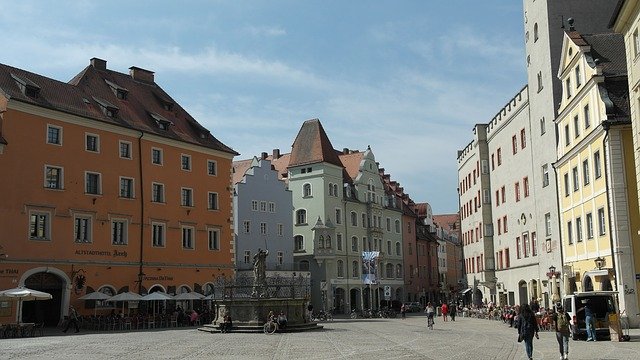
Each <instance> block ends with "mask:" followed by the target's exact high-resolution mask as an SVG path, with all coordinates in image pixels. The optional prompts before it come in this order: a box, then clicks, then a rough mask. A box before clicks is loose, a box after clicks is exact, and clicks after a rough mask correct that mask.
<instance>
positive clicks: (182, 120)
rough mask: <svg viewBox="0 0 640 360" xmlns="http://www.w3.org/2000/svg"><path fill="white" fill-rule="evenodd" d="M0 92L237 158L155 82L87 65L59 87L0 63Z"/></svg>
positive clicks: (19, 99) (46, 106)
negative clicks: (33, 91) (31, 88)
mask: <svg viewBox="0 0 640 360" xmlns="http://www.w3.org/2000/svg"><path fill="white" fill-rule="evenodd" d="M105 63H106V62H105ZM19 82H25V83H28V84H31V85H35V86H37V88H39V93H38V95H37V96H36V97H29V96H26V95H25V94H24V93H23V92H22V90H21V89H20V87H19V85H18V83H19ZM108 82H109V83H108ZM114 84H115V85H117V86H118V87H119V88H121V89H123V90H127V91H128V94H127V97H126V100H124V99H119V98H118V97H117V96H116V93H115V91H114V89H112V86H113V85H114ZM0 91H1V92H4V93H5V94H6V95H8V96H9V97H10V98H11V99H12V100H17V101H21V102H25V103H30V104H34V105H37V106H42V107H45V108H49V109H53V110H58V111H62V112H66V113H70V114H74V115H78V116H81V117H86V118H90V119H93V120H97V121H101V122H105V123H111V124H114V125H117V126H122V127H127V128H133V129H137V130H140V131H144V132H147V133H154V134H156V135H158V136H161V137H165V138H172V139H175V140H178V141H184V142H188V143H192V144H196V145H200V146H204V147H207V148H211V149H215V150H219V151H222V152H226V153H229V154H232V155H238V153H237V152H235V151H234V150H233V149H231V148H230V147H228V146H226V145H224V144H223V143H222V142H220V141H219V140H218V139H216V138H215V137H214V136H213V135H211V133H210V132H209V131H208V130H207V129H205V128H204V127H203V126H202V125H200V124H199V123H198V122H197V121H196V120H195V119H194V118H193V117H191V115H189V114H188V113H187V112H186V111H185V110H184V109H183V108H182V107H180V105H178V104H177V103H176V102H175V101H173V99H171V97H170V96H169V95H168V94H167V93H165V92H164V90H162V88H160V86H158V85H157V84H156V83H155V82H142V81H138V80H135V79H133V78H132V77H131V76H130V75H128V74H123V73H119V72H116V71H112V70H108V69H106V68H105V69H102V70H99V69H98V68H96V67H94V65H90V66H88V67H86V68H85V69H84V70H82V71H81V72H80V73H79V74H78V75H76V76H75V77H74V78H73V79H72V80H71V81H70V82H69V83H63V82H60V81H57V80H54V79H50V78H47V77H44V76H41V75H38V74H34V73H31V72H28V71H25V70H21V69H18V68H14V67H11V66H8V65H3V64H0ZM163 101H164V102H170V103H172V105H173V107H172V109H171V110H165V109H164V107H163V105H164V104H163ZM101 106H109V107H114V108H117V115H116V116H115V117H110V116H107V115H106V114H105V113H104V112H103V110H102V108H101ZM152 114H154V115H159V116H160V117H161V118H164V119H166V120H167V121H168V122H169V123H170V124H171V125H170V126H169V127H168V129H167V130H162V129H160V128H159V127H158V125H157V123H156V120H154V118H153V117H152Z"/></svg>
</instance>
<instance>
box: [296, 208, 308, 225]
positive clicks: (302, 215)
mask: <svg viewBox="0 0 640 360" xmlns="http://www.w3.org/2000/svg"><path fill="white" fill-rule="evenodd" d="M306 223H307V210H305V209H300V210H298V211H296V225H303V224H306Z"/></svg>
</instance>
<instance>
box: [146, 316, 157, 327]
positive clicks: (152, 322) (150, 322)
mask: <svg viewBox="0 0 640 360" xmlns="http://www.w3.org/2000/svg"><path fill="white" fill-rule="evenodd" d="M152 326H153V328H154V329H155V328H156V318H155V317H154V316H149V317H148V318H147V329H151V327H152Z"/></svg>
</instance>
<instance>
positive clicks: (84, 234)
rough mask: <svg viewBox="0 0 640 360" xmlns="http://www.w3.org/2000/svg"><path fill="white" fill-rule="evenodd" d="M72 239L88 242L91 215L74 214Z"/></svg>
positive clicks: (89, 238)
mask: <svg viewBox="0 0 640 360" xmlns="http://www.w3.org/2000/svg"><path fill="white" fill-rule="evenodd" d="M73 221H74V229H73V234H74V239H75V241H76V242H78V243H90V242H91V217H89V216H80V215H79V216H76V217H75V218H74V220H73Z"/></svg>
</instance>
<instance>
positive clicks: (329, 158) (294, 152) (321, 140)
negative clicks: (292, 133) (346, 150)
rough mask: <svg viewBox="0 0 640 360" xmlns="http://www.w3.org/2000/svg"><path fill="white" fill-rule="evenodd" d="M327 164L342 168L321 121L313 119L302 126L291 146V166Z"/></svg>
mask: <svg viewBox="0 0 640 360" xmlns="http://www.w3.org/2000/svg"><path fill="white" fill-rule="evenodd" d="M320 162H326V163H329V164H333V165H336V166H340V167H342V163H341V162H340V159H339V158H338V155H337V153H336V151H335V150H334V149H333V145H331V141H329V137H328V136H327V133H326V132H325V131H324V128H323V127H322V124H321V123H320V120H318V119H311V120H307V121H305V122H304V123H303V124H302V127H301V128H300V131H299V132H298V135H297V136H296V139H295V140H294V141H293V145H292V146H291V158H290V161H289V166H290V167H293V166H300V165H307V164H315V163H320Z"/></svg>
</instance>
